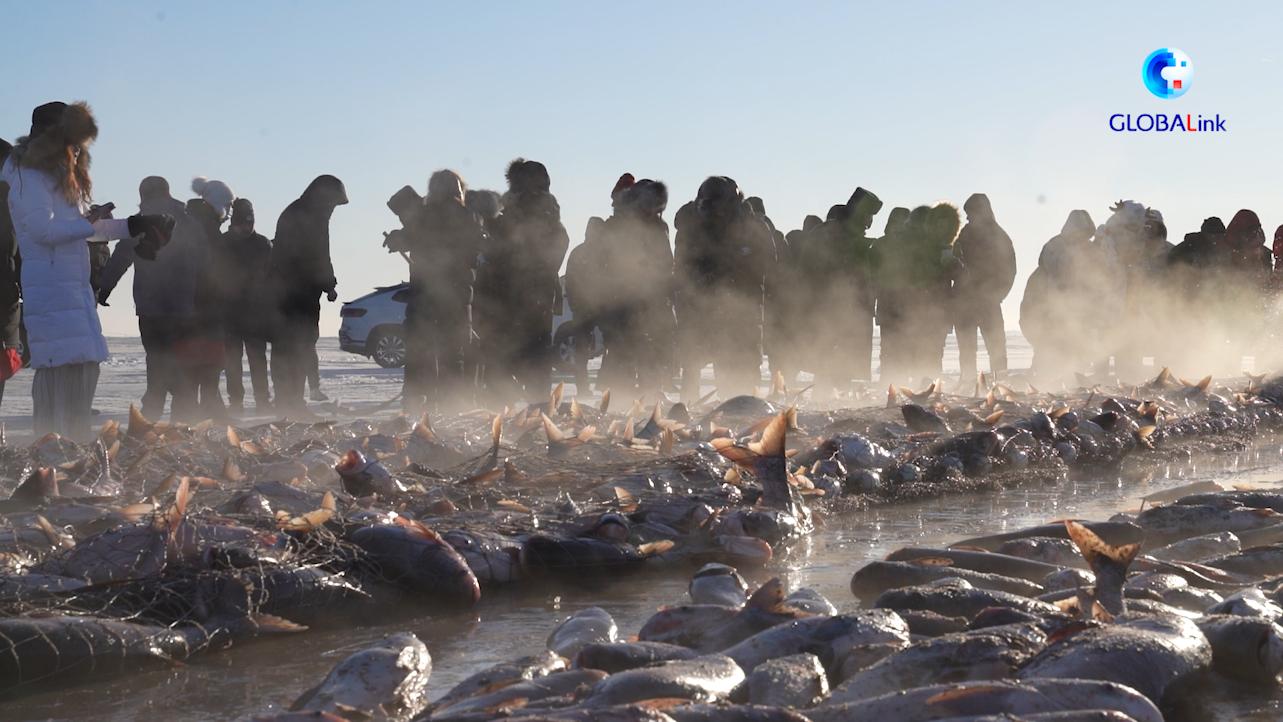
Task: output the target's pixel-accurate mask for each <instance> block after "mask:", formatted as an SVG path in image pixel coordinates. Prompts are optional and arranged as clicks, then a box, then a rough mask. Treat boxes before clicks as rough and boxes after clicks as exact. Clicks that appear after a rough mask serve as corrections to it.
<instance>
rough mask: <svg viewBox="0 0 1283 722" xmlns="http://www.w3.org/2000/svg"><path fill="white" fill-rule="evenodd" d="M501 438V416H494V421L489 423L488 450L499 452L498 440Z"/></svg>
mask: <svg viewBox="0 0 1283 722" xmlns="http://www.w3.org/2000/svg"><path fill="white" fill-rule="evenodd" d="M502 438H503V414H495V416H494V421H491V422H490V449H491V451H494V452H497V451H498V450H499V440H500V439H502Z"/></svg>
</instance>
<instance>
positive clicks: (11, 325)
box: [0, 139, 22, 401]
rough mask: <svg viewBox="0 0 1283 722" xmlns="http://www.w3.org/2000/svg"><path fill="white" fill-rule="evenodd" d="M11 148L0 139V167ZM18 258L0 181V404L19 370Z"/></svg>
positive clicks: (6, 197) (6, 195)
mask: <svg viewBox="0 0 1283 722" xmlns="http://www.w3.org/2000/svg"><path fill="white" fill-rule="evenodd" d="M12 150H13V146H12V145H9V143H8V141H5V140H3V139H0V168H2V167H4V161H5V159H6V158H8V157H9V152H10V151H12ZM21 270H22V259H21V257H20V256H19V255H18V240H17V238H15V237H14V233H13V220H12V219H11V218H10V217H9V184H8V183H6V182H4V181H0V401H2V400H3V399H4V386H5V381H7V380H8V379H9V378H10V377H11V376H13V374H15V373H17V372H18V369H19V368H21V367H22V358H21V353H20V351H19V349H20V343H21V327H22V288H21V286H20V284H19V280H18V277H19V274H20V273H21Z"/></svg>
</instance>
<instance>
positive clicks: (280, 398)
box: [268, 175, 348, 417]
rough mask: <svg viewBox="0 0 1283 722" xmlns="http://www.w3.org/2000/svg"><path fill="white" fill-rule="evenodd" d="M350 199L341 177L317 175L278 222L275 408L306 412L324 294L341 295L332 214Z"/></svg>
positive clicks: (273, 278)
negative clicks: (310, 366)
mask: <svg viewBox="0 0 1283 722" xmlns="http://www.w3.org/2000/svg"><path fill="white" fill-rule="evenodd" d="M347 202H348V199H347V191H346V189H344V187H343V182H342V181H340V180H339V179H338V178H335V177H334V176H332V175H322V176H317V177H316V179H315V180H313V181H312V182H311V184H310V185H308V187H307V190H305V191H303V195H302V196H300V197H299V198H298V200H296V201H294V202H292V203H290V204H289V205H288V206H286V208H285V210H284V211H282V212H281V217H280V218H279V219H278V220H277V222H276V238H275V239H273V242H272V262H271V265H270V268H269V272H268V278H269V279H270V282H271V285H272V286H273V288H274V289H275V291H276V294H277V296H276V298H277V304H276V305H277V313H278V315H279V318H278V321H277V323H276V325H275V332H276V336H275V337H274V338H273V342H272V382H273V386H274V387H275V388H276V407H277V409H278V410H279V411H282V412H283V413H287V414H294V415H296V416H300V417H301V416H305V415H306V413H307V402H306V400H305V399H304V397H303V388H304V384H305V377H306V376H307V372H308V363H309V358H308V357H309V355H310V354H311V353H312V352H313V350H314V349H315V347H316V341H315V339H316V337H317V336H318V335H319V331H318V329H319V324H320V318H321V295H322V294H324V295H325V297H326V298H327V299H328V300H330V301H331V302H333V301H334V300H336V299H337V298H338V293H337V292H336V291H335V286H336V285H337V283H338V282H337V281H336V280H335V278H334V266H333V265H332V264H331V262H330V217H331V216H332V215H333V214H334V209H335V208H336V207H338V206H341V205H345V204H346V203H347Z"/></svg>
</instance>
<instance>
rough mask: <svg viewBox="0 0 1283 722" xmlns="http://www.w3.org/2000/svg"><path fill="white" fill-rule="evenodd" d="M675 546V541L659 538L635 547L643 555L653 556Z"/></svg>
mask: <svg viewBox="0 0 1283 722" xmlns="http://www.w3.org/2000/svg"><path fill="white" fill-rule="evenodd" d="M675 546H677V543H676V542H674V541H672V540H671V539H661V540H659V541H653V542H647V543H645V544H642V545H641V546H639V547H637V551H638V552H640V553H641V555H642V556H644V557H653V556H655V555H657V554H663V553H664V552H666V551H668V550H670V549H672V548H673V547H675Z"/></svg>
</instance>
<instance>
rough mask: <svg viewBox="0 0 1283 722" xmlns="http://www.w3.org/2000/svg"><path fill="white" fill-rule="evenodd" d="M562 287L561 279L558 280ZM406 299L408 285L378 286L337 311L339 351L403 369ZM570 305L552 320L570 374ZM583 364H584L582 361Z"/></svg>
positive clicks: (596, 339) (596, 343) (596, 349)
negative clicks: (338, 319) (340, 320)
mask: <svg viewBox="0 0 1283 722" xmlns="http://www.w3.org/2000/svg"><path fill="white" fill-rule="evenodd" d="M562 286H563V287H564V286H565V279H564V278H563V279H562ZM409 297H410V284H409V283H398V284H397V285H395V286H380V287H378V288H376V289H374V291H372V292H371V293H367V294H365V295H364V296H361V297H360V298H358V299H356V300H353V301H348V302H346V303H344V304H343V307H342V308H341V309H340V310H339V317H340V318H341V319H342V323H341V324H340V325H339V348H341V349H343V350H344V351H347V352H348V353H354V354H359V355H361V356H369V357H370V358H372V359H374V362H375V363H377V364H378V365H380V366H382V367H383V368H386V369H393V368H401V367H403V366H405V303H406V301H407V300H408V299H409ZM571 319H572V316H571V313H570V305H569V304H568V303H565V302H564V301H563V302H562V305H561V313H559V314H558V315H557V316H555V317H553V319H552V328H550V329H548V332H549V333H550V334H552V338H553V341H554V342H555V343H556V345H557V359H558V365H559V366H560V367H562V368H564V370H565V371H567V372H570V371H571V370H572V369H573V367H574V366H575V362H576V359H575V355H576V344H575V339H574V330H573V329H574V326H573V325H567V324H569V323H570V321H571ZM592 341H593V343H592V347H591V349H590V351H589V356H590V358H591V357H592V356H598V355H600V354H601V352H602V340H601V334H600V333H599V332H597V331H596V330H595V329H594V332H593V336H592ZM582 362H583V363H587V361H586V360H584V361H582Z"/></svg>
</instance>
